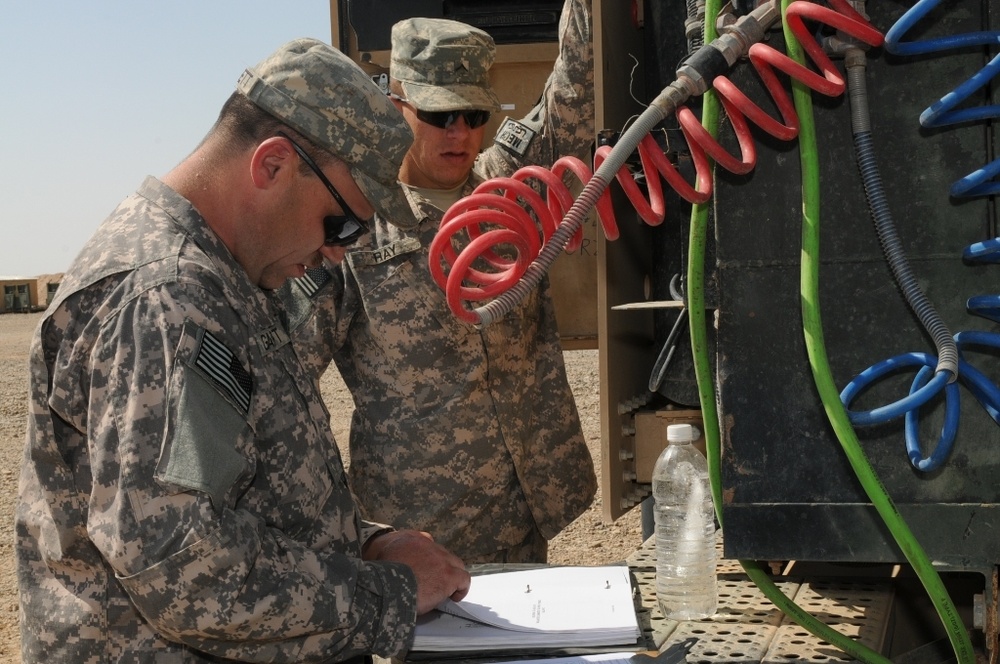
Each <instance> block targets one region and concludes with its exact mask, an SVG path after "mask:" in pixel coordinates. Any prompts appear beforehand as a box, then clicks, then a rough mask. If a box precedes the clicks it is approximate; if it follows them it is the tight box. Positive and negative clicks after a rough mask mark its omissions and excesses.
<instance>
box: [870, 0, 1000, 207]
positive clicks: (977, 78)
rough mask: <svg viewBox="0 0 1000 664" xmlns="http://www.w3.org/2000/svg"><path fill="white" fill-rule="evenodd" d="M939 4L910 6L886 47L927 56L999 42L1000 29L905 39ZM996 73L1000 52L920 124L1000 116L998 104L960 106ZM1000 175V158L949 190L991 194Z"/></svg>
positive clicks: (923, 0) (930, 0) (935, 0)
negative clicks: (932, 37)
mask: <svg viewBox="0 0 1000 664" xmlns="http://www.w3.org/2000/svg"><path fill="white" fill-rule="evenodd" d="M939 4H941V0H920V2H917V4H915V5H914V6H913V7H911V8H910V10H909V11H907V12H906V13H905V14H904V15H903V16H902V18H900V19H899V20H898V21H896V24H895V25H893V26H892V27H891V28H890V29H889V31H888V32H887V33H886V34H885V48H886V50H887V51H889V52H890V53H895V54H897V55H925V54H928V53H936V52H939V51H945V50H954V49H961V48H969V47H975V46H990V45H997V44H1000V32H996V31H984V32H970V33H967V34H964V35H951V36H948V37H939V38H936V39H926V40H922V41H915V42H903V41H902V40H903V37H904V36H905V35H906V33H907V32H909V31H910V29H911V28H912V27H913V26H914V25H915V24H916V23H917V22H918V21H920V19H922V18H924V17H925V16H926V15H927V14H928V13H930V12H931V11H932V10H934V9H935V8H937V6H938V5H939ZM997 74H1000V54H998V55H997V56H995V57H994V58H993V59H992V60H990V62H989V63H988V64H987V65H986V66H985V67H983V68H982V69H981V70H979V71H978V72H977V73H976V74H974V75H973V76H972V77H971V78H969V79H968V80H967V81H965V82H964V83H962V84H961V85H959V86H958V87H957V88H955V89H954V90H952V91H951V92H949V93H948V94H946V95H945V96H944V97H942V98H941V99H939V100H938V101H936V102H934V103H933V104H931V105H930V106H929V107H928V108H927V109H925V110H924V112H923V113H921V114H920V124H921V125H922V126H924V127H942V126H945V125H951V124H959V123H962V122H973V121H976V120H988V119H992V118H996V117H1000V106H997V105H992V106H975V107H972V108H965V109H958V108H957V107H958V106H960V105H961V104H963V103H964V102H965V101H966V100H967V99H969V97H971V96H972V95H973V94H974V93H975V92H976V91H977V90H979V89H980V88H982V87H984V86H986V85H987V84H988V83H989V82H990V81H991V80H992V79H993V78H994V77H995V76H996V75H997ZM998 174H1000V159H997V160H994V161H992V162H990V163H989V164H986V165H985V166H983V167H982V168H979V169H977V170H975V171H973V172H972V173H970V174H968V175H967V176H965V177H964V178H962V179H960V180H958V181H957V182H955V183H954V184H953V185H952V186H951V191H950V193H951V195H952V196H955V197H963V196H989V195H991V194H996V193H1000V182H993V179H994V178H995V177H996V176H997V175H998Z"/></svg>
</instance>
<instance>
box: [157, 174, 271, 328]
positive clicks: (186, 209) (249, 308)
mask: <svg viewBox="0 0 1000 664" xmlns="http://www.w3.org/2000/svg"><path fill="white" fill-rule="evenodd" d="M137 193H138V194H139V195H140V196H142V197H143V198H146V199H147V200H149V201H150V202H151V203H153V204H154V205H157V206H158V207H160V208H162V209H163V210H164V212H166V213H167V214H168V215H169V216H170V218H171V219H173V221H174V223H175V224H176V225H177V227H178V229H179V230H180V232H182V233H183V234H184V235H186V236H187V237H188V238H190V239H191V241H192V242H194V243H195V244H196V245H197V246H198V248H199V249H201V250H202V252H204V254H205V255H206V256H207V257H208V258H209V260H210V261H211V262H212V264H213V265H214V266H215V269H216V271H217V272H218V273H219V274H220V275H221V276H222V277H223V278H224V279H225V285H226V287H227V288H229V289H231V290H232V294H233V298H234V301H233V305H234V308H235V309H236V311H237V312H238V314H239V316H240V318H242V319H243V321H244V322H245V323H246V325H247V327H249V328H250V329H251V330H261V329H270V328H272V327H274V325H275V323H276V321H278V320H279V319H280V315H279V312H278V311H277V310H276V309H275V308H274V302H273V298H269V297H267V294H266V292H265V291H264V290H262V289H261V288H260V287H259V286H257V285H256V284H254V283H253V282H251V281H250V278H249V277H248V276H247V273H246V270H244V269H243V266H242V265H240V264H239V263H238V262H236V259H235V258H234V257H233V254H232V253H231V252H230V251H229V248H228V247H226V245H225V244H224V243H223V242H222V240H221V239H220V238H219V236H218V235H216V234H215V231H213V230H212V229H211V227H210V226H209V225H208V222H207V221H205V218H204V217H202V216H201V214H200V213H199V212H198V210H196V209H195V207H194V206H193V205H191V202H190V201H189V200H188V199H186V198H184V197H183V196H181V195H180V194H178V193H177V192H176V191H174V190H173V189H171V188H170V187H169V186H167V185H166V184H164V183H163V182H161V181H160V180H158V179H157V178H155V177H152V176H150V177H147V178H146V180H145V181H144V182H143V183H142V185H141V186H140V187H139V189H138V191H137ZM237 303H241V304H240V305H237Z"/></svg>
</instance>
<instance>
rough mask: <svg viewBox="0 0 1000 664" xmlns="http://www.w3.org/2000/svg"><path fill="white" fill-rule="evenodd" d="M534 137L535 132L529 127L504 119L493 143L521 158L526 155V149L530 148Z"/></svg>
mask: <svg viewBox="0 0 1000 664" xmlns="http://www.w3.org/2000/svg"><path fill="white" fill-rule="evenodd" d="M535 136H536V133H535V131H534V130H533V129H531V128H530V127H528V126H526V125H523V124H521V123H520V122H518V121H517V120H511V119H510V118H505V119H504V121H503V124H502V125H500V129H499V130H498V131H497V135H496V138H495V139H493V141H494V142H495V143H496V144H497V145H499V146H501V147H503V148H504V149H506V150H507V151H509V152H511V153H513V154H515V155H517V156H518V157H523V156H524V155H525V154H527V152H528V148H530V147H531V142H532V141H533V140H535Z"/></svg>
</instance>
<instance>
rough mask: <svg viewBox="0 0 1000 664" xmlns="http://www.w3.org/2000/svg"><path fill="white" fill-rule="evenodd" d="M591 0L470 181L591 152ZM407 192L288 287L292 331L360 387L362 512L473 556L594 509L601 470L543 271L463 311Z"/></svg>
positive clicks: (437, 215) (575, 15)
mask: <svg viewBox="0 0 1000 664" xmlns="http://www.w3.org/2000/svg"><path fill="white" fill-rule="evenodd" d="M589 4H590V3H589V0H568V1H567V2H566V3H565V6H564V10H563V15H562V17H561V20H560V40H559V41H560V53H559V56H558V58H557V61H556V63H555V66H554V68H553V72H552V74H551V75H550V77H549V79H548V81H547V83H546V85H545V88H544V92H543V95H542V97H541V100H540V101H539V103H538V105H537V106H536V107H535V108H534V109H532V110H531V111H530V112H529V114H528V115H527V116H526V117H524V118H522V119H521V121H520V122H518V123H514V124H513V125H508V129H511V130H513V131H514V133H515V134H517V136H518V137H519V138H520V139H521V140H518V141H508V142H507V143H506V144H505V145H501V144H500V143H501V141H500V139H498V142H497V143H496V144H494V145H492V146H490V147H489V148H487V149H486V150H484V151H483V152H482V153H481V154H480V156H479V159H478V160H477V162H476V165H475V169H474V172H473V174H472V177H471V178H470V182H469V183H468V185H467V187H466V190H465V192H464V193H465V194H468V193H470V192H471V190H472V189H473V188H474V187H475V186H476V185H478V184H479V183H480V182H481V181H483V180H484V179H488V178H492V177H496V176H501V175H510V174H511V173H513V172H514V171H516V170H517V169H518V168H520V167H521V166H523V165H527V164H542V165H550V164H552V163H553V162H554V161H555V160H556V159H558V158H559V157H561V156H563V155H576V156H578V157H580V158H582V159H584V160H585V161H586V160H588V159H589V154H590V153H589V150H590V146H591V143H592V141H593V139H594V127H593V118H594V95H593V51H592V45H591V27H590V26H591V20H590V18H591V17H590V9H589ZM503 133H504V129H503V128H502V129H501V131H500V132H499V134H498V136H499V135H500V134H503ZM408 193H410V195H411V199H412V200H411V204H412V205H413V208H414V215H415V219H411V220H405V221H403V222H402V223H398V224H397V223H393V222H394V221H400V220H388V219H383V218H380V217H376V218H375V220H374V224H373V228H372V232H371V234H369V235H367V236H366V237H364V238H363V239H362V240H361V242H360V243H359V244H358V245H357V246H355V247H353V248H352V251H350V252H349V253H348V254H347V258H346V260H345V261H344V263H343V264H342V265H341V266H340V267H339V268H338V269H336V270H334V271H333V272H332V273H331V274H326V273H325V272H324V273H319V274H317V273H310V276H307V277H306V278H303V279H300V280H297V281H296V283H294V284H293V285H292V286H291V287H290V288H289V289H287V290H288V293H287V295H288V297H289V298H290V300H291V302H290V308H291V310H292V312H293V317H294V319H295V322H294V323H293V337H294V343H295V344H296V345H297V346H299V348H300V350H301V351H302V352H301V356H302V357H303V361H305V362H312V363H313V364H314V365H315V366H314V372H315V373H316V374H317V375H318V374H319V373H321V372H322V371H323V370H324V369H325V367H326V365H327V363H328V362H329V361H330V360H331V359H333V360H335V362H336V364H337V367H338V368H339V369H340V372H341V374H342V376H343V378H344V381H345V383H346V384H347V386H348V387H349V388H350V391H351V393H352V395H353V398H354V403H355V411H354V416H353V420H352V423H351V439H350V449H351V464H350V471H349V472H350V479H351V488H352V489H353V490H354V492H355V495H356V496H357V498H358V502H359V505H360V507H361V509H362V510H363V511H364V512H365V515H366V516H367V517H368V518H372V519H375V520H378V521H383V520H384V521H385V522H387V523H393V524H394V525H397V526H398V527H404V526H405V527H410V528H417V529H421V530H426V531H428V532H430V533H431V534H432V535H433V536H434V538H435V539H436V540H437V541H438V542H440V543H441V544H443V545H444V546H446V547H448V548H449V549H451V550H452V551H454V552H455V553H456V554H457V555H459V556H461V557H462V558H463V559H464V560H465V561H466V562H467V563H470V562H477V557H478V556H484V557H485V556H488V554H490V553H492V552H494V551H498V550H501V549H505V548H508V547H510V546H512V545H514V544H518V543H520V542H521V541H522V540H523V539H524V537H525V536H526V535H527V534H528V533H529V532H530V529H531V528H532V524H533V523H534V524H536V525H537V527H538V529H539V530H540V531H541V533H542V535H543V536H545V537H546V538H549V539H550V538H552V537H554V536H555V535H556V534H557V533H558V532H559V531H560V530H561V529H562V528H564V527H565V526H566V525H567V524H569V523H570V522H571V521H572V520H573V519H575V518H576V517H577V516H579V515H580V514H581V513H582V512H583V511H584V510H586V508H587V507H588V505H589V504H590V502H591V500H592V499H593V496H594V493H595V491H596V486H597V481H596V477H595V473H594V468H593V462H592V460H591V457H590V454H589V452H588V449H587V446H586V442H585V440H584V437H583V433H582V430H581V426H580V420H579V415H578V413H577V410H576V404H575V402H574V400H573V395H572V392H571V391H570V388H569V384H568V382H567V379H566V370H565V366H564V364H563V357H562V349H561V346H560V343H559V336H558V330H557V327H556V320H555V312H554V307H553V304H552V300H551V297H550V294H549V290H548V285H547V282H543V284H542V285H541V286H540V287H539V288H538V289H535V291H534V292H532V293H531V294H530V296H529V297H527V298H526V299H525V300H524V301H523V302H522V303H521V305H520V306H519V307H518V308H516V309H515V310H514V311H513V312H512V313H511V314H509V315H508V316H507V317H505V318H504V319H503V320H500V321H497V322H495V323H493V324H492V325H490V326H487V327H485V328H483V329H477V328H476V327H474V326H472V325H468V324H465V323H463V322H461V321H459V320H458V319H456V318H455V316H454V315H453V314H452V313H451V311H450V310H449V308H448V305H447V302H446V300H445V295H444V293H443V292H442V291H441V289H440V288H438V286H437V284H436V283H435V282H434V281H433V279H432V278H431V276H430V273H429V271H428V261H427V251H428V247H429V245H430V243H431V241H432V240H433V238H434V236H435V234H436V232H437V228H438V225H439V223H440V220H441V217H442V216H443V212H442V211H441V210H439V209H437V208H436V207H434V206H433V205H431V204H430V203H429V202H427V201H425V200H422V199H420V198H419V197H417V196H415V195H414V194H413V192H408ZM404 229H405V230H404ZM303 321H304V322H303ZM299 322H301V324H298V323H299Z"/></svg>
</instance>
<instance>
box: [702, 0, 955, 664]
mask: <svg viewBox="0 0 1000 664" xmlns="http://www.w3.org/2000/svg"><path fill="white" fill-rule="evenodd" d="M789 1H790V0H783V2H782V15H784V10H785V9H786V8H787V4H788V2H789ZM719 8H720V0H707V3H706V26H705V43H710V42H711V41H712V40H714V39H715V38H716V36H717V34H716V30H715V19H716V16H717V14H718V12H719ZM785 38H786V42H787V43H788V53H789V56H791V57H793V58H795V59H796V60H797V61H799V62H800V63H801V62H802V54H801V49H800V47H799V45H798V42H797V41H796V40H795V37H794V35H792V34H791V32H790V31H788V30H787V28H786V35H785ZM794 97H795V102H796V110H797V112H798V114H799V118H800V123H801V127H802V128H801V132H800V145H801V150H802V157H801V158H802V171H803V201H804V202H803V215H804V218H803V264H802V316H803V331H804V334H805V337H806V345H807V348H808V350H809V357H810V366H811V367H812V368H813V375H814V380H815V381H816V383H817V388H818V389H819V391H820V395H821V398H822V399H823V403H824V407H825V409H826V412H827V415H828V417H829V418H830V420H831V423H833V425H834V428H835V430H836V431H837V434H838V437H839V438H841V444H842V446H844V449H845V452H846V453H847V455H848V458H849V460H850V462H851V465H852V467H853V468H854V470H855V473H856V474H857V475H858V477H859V480H860V481H861V482H862V485H863V486H864V487H865V490H866V492H868V493H869V497H870V498H871V499H872V502H873V503H874V504H875V505H876V508H877V509H878V511H879V514H880V515H881V516H882V518H883V520H886V522H887V524H889V525H890V530H891V531H892V532H893V535H894V537H896V538H897V543H899V545H900V548H901V549H903V551H904V555H906V557H907V560H909V561H910V563H911V565H913V566H914V569H915V570H917V573H918V576H919V577H920V578H921V581H922V582H923V583H924V585H925V587H926V588H927V589H928V594H930V595H931V597H932V599H933V601H934V603H935V606H936V607H937V608H938V613H939V615H940V616H941V617H942V621H943V622H944V624H945V626H946V627H947V628H948V633H949V637H950V638H951V641H952V645H953V647H954V648H955V652H956V654H957V655H958V660H959V662H960V664H971V663H972V662H974V661H975V658H974V655H973V653H972V644H971V642H970V641H969V637H968V634H967V633H966V632H965V630H964V627H963V626H962V623H961V621H960V620H958V619H957V614H956V613H955V610H954V606H953V605H952V603H951V599H950V597H948V595H947V592H944V588H943V584H942V583H941V580H940V577H938V575H937V573H936V572H935V571H934V569H933V567H932V566H931V565H930V563H929V561H927V556H926V554H925V553H924V552H923V551H922V549H920V547H919V545H917V543H916V541H915V539H914V538H913V536H912V534H909V536H908V538H907V537H905V536H902V535H897V531H905V532H906V533H909V531H908V528H907V527H906V524H905V523H904V522H903V520H902V518H901V517H900V515H899V514H898V512H897V511H896V509H895V507H894V506H893V504H892V502H891V500H890V499H889V497H888V495H887V494H886V492H885V489H884V487H882V485H881V483H880V482H879V481H878V478H877V477H876V476H875V473H874V470H873V469H872V468H871V466H870V464H868V462H867V458H866V457H865V456H864V454H863V453H862V452H861V451H860V445H859V444H858V442H857V438H856V436H854V431H853V428H851V426H850V422H849V421H848V419H847V415H846V412H845V410H844V407H843V405H842V404H841V402H840V396H839V393H838V392H837V390H836V388H835V387H834V384H833V381H832V378H831V374H830V371H829V365H828V363H827V361H826V354H825V350H824V347H823V335H822V326H821V321H820V318H819V306H818V303H819V297H818V294H817V291H818V288H817V286H818V260H817V258H816V257H817V254H818V246H819V242H818V240H819V234H818V219H819V215H818V202H819V197H818V188H819V187H818V182H819V179H818V167H817V159H816V150H815V126H814V125H813V123H812V104H811V98H810V96H809V92H808V90H806V89H805V88H804V87H803V86H801V85H797V84H796V85H795V86H794ZM803 100H804V101H803ZM719 111H720V105H719V101H718V99H717V98H716V96H715V95H714V94H712V93H711V92H709V93H707V94H706V95H705V97H704V104H703V107H702V124H703V126H705V128H706V129H708V131H709V132H711V133H712V134H713V135H715V134H716V133H717V126H718V119H719ZM807 145H808V146H810V147H809V149H807V148H806V146H807ZM708 218H709V209H708V206H707V205H705V204H698V205H695V206H693V208H692V211H691V230H690V235H689V251H688V254H689V258H688V260H689V262H688V315H689V326H690V333H691V347H692V351H693V355H694V369H695V376H696V380H697V384H698V396H699V401H700V404H701V409H702V420H703V426H704V434H705V441H706V453H707V458H708V466H709V475H710V477H711V484H712V497H713V499H714V500H715V506H716V513H717V515H718V518H719V523H720V524H723V520H722V504H723V503H722V481H721V472H720V459H721V443H720V440H721V438H720V431H719V418H718V411H717V408H716V401H715V392H714V384H715V383H714V377H713V376H712V371H711V364H710V360H709V357H710V351H709V347H708V335H707V321H706V314H705V301H704V262H705V260H704V259H705V248H706V244H707V237H708ZM831 396H832V402H831V401H830V397H831ZM844 428H846V431H847V432H848V433H847V435H846V436H845V435H844V434H843V429H844ZM845 439H846V440H847V442H846V443H845ZM852 439H853V445H852V444H851V440H852ZM873 494H874V495H873ZM878 494H881V495H880V496H879V495H878ZM890 521H894V522H895V524H896V526H895V527H894V526H892V525H891V524H890ZM723 525H724V524H723ZM723 530H724V529H723ZM901 540H902V541H901ZM911 556H912V558H911ZM921 559H922V560H921ZM740 564H741V565H742V566H743V569H744V570H745V571H746V573H747V576H748V577H749V578H750V579H751V581H753V582H754V583H755V584H756V585H757V587H758V588H759V589H760V590H761V592H762V593H763V594H764V596H765V597H767V598H768V599H769V600H770V601H771V602H772V603H773V604H774V605H775V606H776V607H778V608H779V609H780V610H781V611H783V612H784V613H785V614H786V615H788V616H789V617H790V618H791V619H792V620H793V621H795V622H796V623H797V624H798V625H800V626H802V627H803V628H805V629H806V630H808V631H809V632H810V633H812V634H814V635H815V636H817V637H818V638H821V639H823V640H824V641H827V642H828V643H830V644H832V645H834V646H835V647H837V648H839V649H840V650H842V651H843V652H845V653H846V654H848V655H849V656H851V657H853V658H855V659H857V660H859V661H862V662H872V663H878V664H888V662H889V660H888V659H886V658H885V657H883V656H882V655H880V654H879V653H877V652H875V651H874V650H872V649H871V648H868V647H867V646H865V645H863V644H860V643H857V642H855V641H854V640H853V639H850V638H848V637H846V636H844V635H843V634H840V633H839V632H837V631H836V630H834V629H833V628H831V627H830V626H828V625H826V624H825V623H823V622H821V621H819V620H818V619H816V618H815V617H813V616H812V615H810V614H809V613H808V612H806V611H805V610H803V609H802V608H801V607H799V606H798V605H797V604H795V603H794V602H793V601H792V600H791V599H790V598H788V597H787V596H786V595H785V594H784V593H782V592H781V590H780V589H779V588H778V587H777V585H775V583H774V582H773V581H772V579H771V578H770V576H769V575H768V574H767V572H766V571H765V570H764V569H763V568H762V567H761V566H760V565H759V564H758V563H757V562H756V561H751V560H741V561H740ZM918 565H919V566H920V569H918ZM928 570H929V574H928V572H927V571H928ZM925 577H927V578H925Z"/></svg>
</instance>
